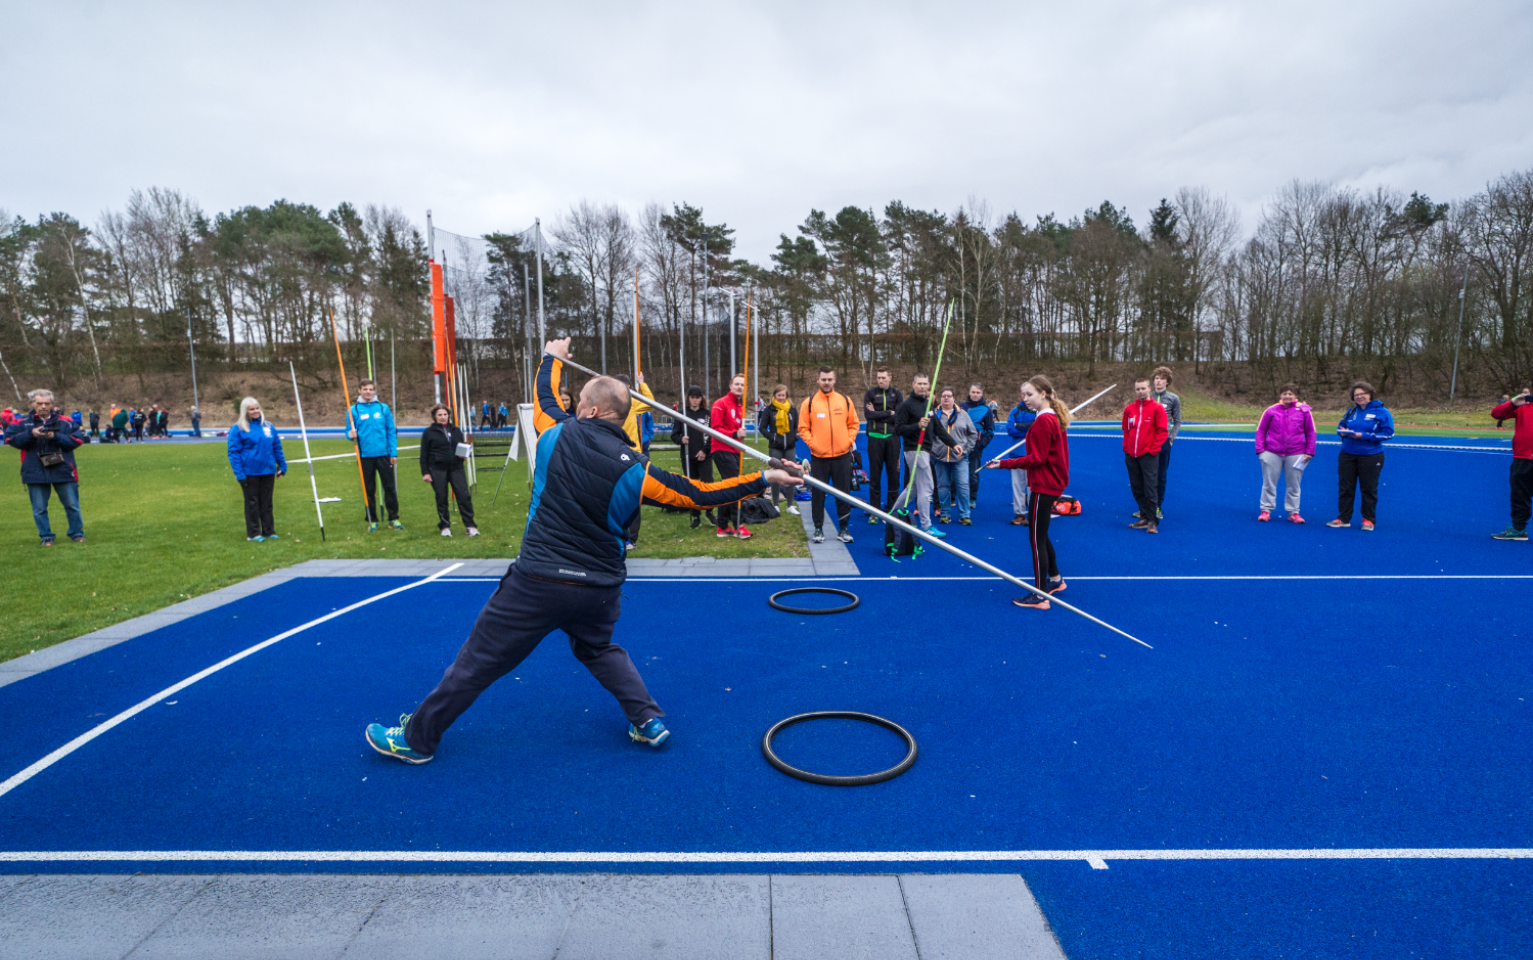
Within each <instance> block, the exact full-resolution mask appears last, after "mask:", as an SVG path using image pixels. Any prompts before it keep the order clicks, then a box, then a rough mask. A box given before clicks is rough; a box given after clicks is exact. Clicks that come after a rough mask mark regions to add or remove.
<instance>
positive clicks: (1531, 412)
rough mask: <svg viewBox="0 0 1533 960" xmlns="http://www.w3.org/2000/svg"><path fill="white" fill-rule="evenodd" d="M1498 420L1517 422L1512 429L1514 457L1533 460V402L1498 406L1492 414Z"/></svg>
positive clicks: (1508, 403)
mask: <svg viewBox="0 0 1533 960" xmlns="http://www.w3.org/2000/svg"><path fill="white" fill-rule="evenodd" d="M1490 415H1491V416H1492V417H1495V418H1496V419H1497V420H1515V421H1516V423H1515V424H1514V425H1513V427H1512V457H1513V458H1514V459H1517V460H1533V401H1525V402H1523V403H1520V404H1518V405H1517V406H1515V407H1514V406H1512V401H1510V400H1508V401H1507V402H1506V403H1502V404H1498V405H1497V406H1496V409H1494V410H1492V411H1491V412H1490Z"/></svg>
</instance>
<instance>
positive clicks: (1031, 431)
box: [997, 403, 1166, 497]
mask: <svg viewBox="0 0 1533 960" xmlns="http://www.w3.org/2000/svg"><path fill="white" fill-rule="evenodd" d="M1155 406H1157V407H1159V406H1160V404H1158V403H1157V404H1155ZM1165 415H1166V414H1165V411H1164V410H1162V411H1161V417H1162V419H1164V418H1165ZM997 465H998V466H999V467H1000V468H1001V469H1003V470H1026V471H1027V485H1028V486H1029V487H1030V488H1032V489H1033V490H1034V491H1035V492H1037V493H1046V494H1048V495H1049V496H1051V497H1057V496H1059V495H1060V494H1062V493H1064V492H1065V487H1068V486H1069V485H1070V444H1069V442H1068V441H1066V440H1065V432H1064V430H1062V429H1061V428H1060V426H1059V417H1057V416H1055V414H1054V411H1052V410H1045V411H1043V412H1042V413H1040V414H1039V415H1038V419H1037V420H1034V421H1033V425H1032V426H1031V427H1029V428H1028V429H1027V456H1025V457H1013V458H1012V459H1010V460H1002V461H1001V462H1000V463H999V464H997Z"/></svg>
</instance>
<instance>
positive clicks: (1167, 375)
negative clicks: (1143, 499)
mask: <svg viewBox="0 0 1533 960" xmlns="http://www.w3.org/2000/svg"><path fill="white" fill-rule="evenodd" d="M1171 380H1172V376H1171V368H1170V367H1156V368H1155V372H1154V373H1152V374H1150V386H1151V387H1153V388H1154V393H1155V400H1156V402H1157V403H1159V404H1160V405H1161V406H1162V407H1163V408H1165V411H1166V442H1165V443H1163V444H1161V447H1160V461H1159V463H1158V464H1157V465H1156V468H1157V469H1156V477H1155V519H1157V520H1160V519H1164V517H1165V509H1166V471H1167V470H1169V469H1171V445H1172V444H1173V443H1176V435H1177V433H1178V432H1180V431H1181V429H1182V398H1181V397H1179V396H1177V395H1176V394H1174V393H1172V392H1171Z"/></svg>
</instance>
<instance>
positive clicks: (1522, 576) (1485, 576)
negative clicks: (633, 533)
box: [438, 573, 1533, 583]
mask: <svg viewBox="0 0 1533 960" xmlns="http://www.w3.org/2000/svg"><path fill="white" fill-rule="evenodd" d="M500 579H501V578H499V577H443V578H442V579H441V580H439V581H438V582H439V583H499V582H500ZM628 579H629V580H636V581H639V582H641V583H687V582H689V581H700V582H706V583H829V582H838V583H858V582H862V583H867V582H868V581H870V580H872V581H878V580H899V581H914V580H944V581H951V580H989V581H992V582H995V583H1002V582H1004V581H1002V580H1001V578H1000V577H642V576H636V577H629V578H628ZM1070 579H1071V580H1170V581H1176V580H1533V573H1338V574H1325V573H1303V574H1250V575H1241V576H1212V575H1210V576H1190V575H1189V576H1180V577H1138V576H1124V577H1071V578H1070Z"/></svg>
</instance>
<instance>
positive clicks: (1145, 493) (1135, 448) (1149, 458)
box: [1123, 377, 1170, 533]
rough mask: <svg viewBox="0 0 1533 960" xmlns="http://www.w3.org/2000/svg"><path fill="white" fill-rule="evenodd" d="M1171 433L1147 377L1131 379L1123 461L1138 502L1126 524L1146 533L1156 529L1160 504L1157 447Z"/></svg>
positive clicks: (1125, 415)
mask: <svg viewBox="0 0 1533 960" xmlns="http://www.w3.org/2000/svg"><path fill="white" fill-rule="evenodd" d="M1169 433H1170V427H1169V421H1168V420H1167V419H1166V408H1165V407H1163V406H1161V405H1160V403H1159V402H1158V401H1157V400H1156V399H1155V393H1154V391H1153V390H1151V389H1150V381H1149V378H1147V377H1142V378H1140V379H1138V380H1135V381H1134V399H1133V400H1132V401H1131V402H1130V403H1129V405H1128V406H1126V407H1124V408H1123V462H1124V463H1126V464H1128V483H1129V487H1130V489H1132V490H1133V491H1134V502H1135V503H1137V504H1139V519H1138V520H1135V521H1134V522H1133V523H1131V524H1129V526H1130V527H1131V528H1133V529H1135V530H1143V531H1144V532H1145V533H1159V532H1160V531H1159V529H1158V527H1157V525H1156V522H1155V508H1156V507H1157V506H1158V505H1159V504H1160V497H1159V496H1158V493H1159V491H1158V490H1157V489H1156V484H1157V482H1158V480H1159V478H1160V448H1161V447H1163V446H1165V443H1166V437H1167V436H1168V435H1169Z"/></svg>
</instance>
